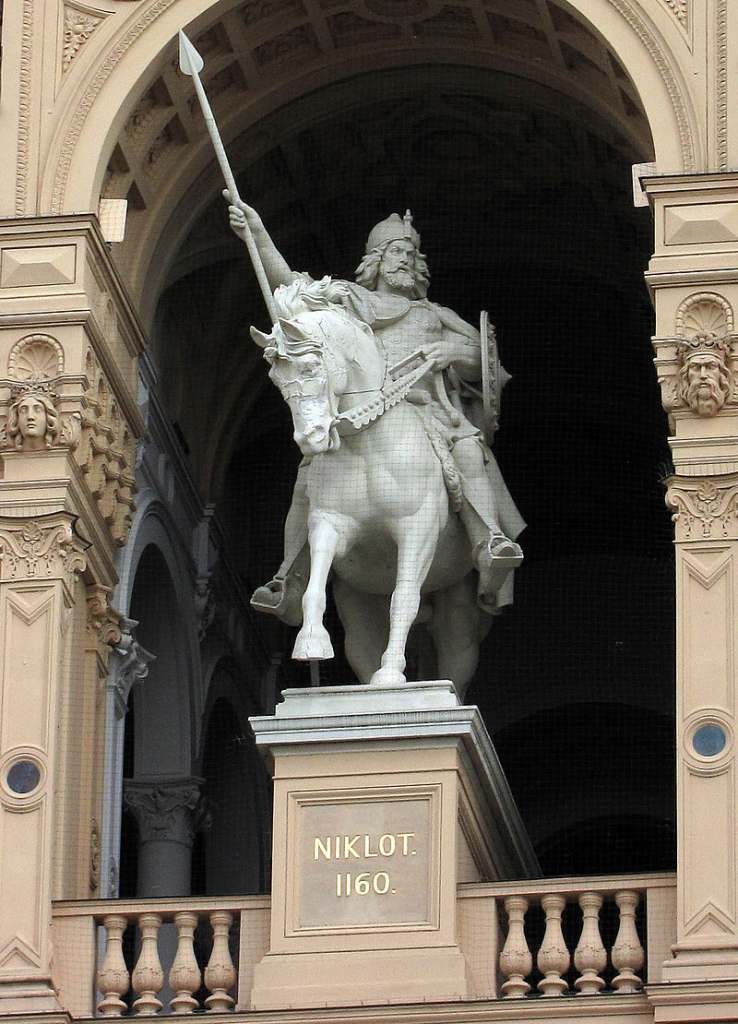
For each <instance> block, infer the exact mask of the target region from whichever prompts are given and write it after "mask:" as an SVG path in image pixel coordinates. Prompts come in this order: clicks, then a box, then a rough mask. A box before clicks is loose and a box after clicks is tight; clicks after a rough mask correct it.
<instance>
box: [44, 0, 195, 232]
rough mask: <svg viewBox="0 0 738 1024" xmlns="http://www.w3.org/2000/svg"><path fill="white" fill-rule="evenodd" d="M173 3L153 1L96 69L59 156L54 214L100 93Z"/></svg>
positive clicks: (62, 199)
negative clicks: (114, 72) (133, 47)
mask: <svg viewBox="0 0 738 1024" xmlns="http://www.w3.org/2000/svg"><path fill="white" fill-rule="evenodd" d="M25 2H26V3H30V2H31V0H25ZM173 3H175V0H154V3H153V4H151V6H150V7H149V8H148V9H147V10H145V11H144V12H143V14H142V15H141V16H140V17H139V18H138V20H137V21H135V22H134V23H133V24H132V25H131V27H130V28H129V29H128V31H127V32H126V33H125V34H124V35H123V37H122V38H121V39H120V40H119V41H118V42H117V43H116V44H115V46H114V47H113V49H112V50H111V51H110V52H109V53H108V55H107V57H105V59H104V60H103V62H102V64H101V65H100V67H99V68H98V69H97V72H96V73H95V75H94V77H93V79H92V81H91V82H90V84H89V85H88V86H87V88H86V89H85V92H84V95H83V96H82V99H81V100H80V102H79V104H78V106H77V109H76V110H75V112H74V117H73V118H72V122H71V124H70V125H69V127H68V129H67V133H66V135H65V137H64V141H63V143H62V147H61V152H60V154H59V160H58V163H57V170H56V177H55V179H54V188H53V192H52V199H51V209H52V212H53V213H61V212H62V209H63V207H64V194H65V192H66V188H67V181H68V179H69V169H70V167H71V165H72V154H73V153H74V148H75V146H76V145H77V141H78V140H79V137H80V135H81V134H82V129H83V127H84V124H85V121H86V120H87V116H88V114H89V113H90V110H91V109H92V105H93V103H94V102H95V99H96V98H97V95H98V93H99V92H100V90H101V89H102V87H103V86H104V85H105V83H106V82H107V80H108V78H109V77H110V75H111V74H112V73H113V71H114V70H115V68H116V66H117V65H118V63H119V62H120V60H121V59H122V58H123V57H124V56H125V54H126V53H127V52H128V50H129V49H130V48H131V46H133V44H134V43H135V42H136V40H137V39H138V37H139V36H140V35H141V34H142V32H144V31H145V30H146V29H147V28H148V27H149V25H152V24H153V23H154V22H155V21H156V19H157V18H158V17H159V15H161V14H163V13H164V11H166V10H167V8H169V7H171V6H172V4H173Z"/></svg>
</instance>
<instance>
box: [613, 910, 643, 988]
mask: <svg viewBox="0 0 738 1024" xmlns="http://www.w3.org/2000/svg"><path fill="white" fill-rule="evenodd" d="M638 898H639V897H638V893H637V892H630V891H628V890H626V891H624V892H616V893H615V902H616V903H617V905H618V909H619V911H620V927H619V928H618V936H617V938H616V939H615V945H614V946H613V947H612V965H613V967H614V968H615V970H616V971H617V972H618V975H617V977H616V978H613V979H612V987H613V988H614V989H615V990H616V991H617V992H637V991H638V989H639V988H640V987H641V985H642V984H643V982H642V981H641V979H640V978H639V977H638V976H637V974H636V971H640V969H641V968H642V967H643V946H642V945H641V940H640V939H639V938H638V931H637V929H636V923H635V912H636V907H637V906H638Z"/></svg>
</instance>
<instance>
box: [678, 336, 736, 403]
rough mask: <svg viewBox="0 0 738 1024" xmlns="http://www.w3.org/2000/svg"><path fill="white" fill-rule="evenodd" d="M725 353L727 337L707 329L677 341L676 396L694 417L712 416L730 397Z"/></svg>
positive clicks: (726, 350)
mask: <svg viewBox="0 0 738 1024" xmlns="http://www.w3.org/2000/svg"><path fill="white" fill-rule="evenodd" d="M728 355H729V345H728V341H727V339H726V338H723V337H719V336H718V335H717V334H713V333H711V332H707V331H706V332H703V333H700V334H695V335H693V336H692V337H691V338H689V339H685V340H684V341H682V342H681V344H680V352H679V356H680V362H681V368H680V370H679V396H680V398H681V399H682V400H683V401H684V402H685V403H686V404H687V405H688V406H689V408H690V409H691V410H692V412H694V413H696V414H697V415H698V416H716V415H717V414H718V413H719V412H720V410H721V409H722V408H723V406H724V405H725V403H726V402H727V400H728V399H729V398H730V392H731V389H732V375H731V371H730V369H729V367H728Z"/></svg>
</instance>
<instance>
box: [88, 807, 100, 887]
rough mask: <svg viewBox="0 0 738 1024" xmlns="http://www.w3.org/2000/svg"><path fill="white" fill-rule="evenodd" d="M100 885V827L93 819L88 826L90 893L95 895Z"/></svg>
mask: <svg viewBox="0 0 738 1024" xmlns="http://www.w3.org/2000/svg"><path fill="white" fill-rule="evenodd" d="M99 885H100V826H99V825H98V823H97V820H96V819H95V818H93V819H92V824H91V825H90V892H91V893H95V892H97V890H98V887H99Z"/></svg>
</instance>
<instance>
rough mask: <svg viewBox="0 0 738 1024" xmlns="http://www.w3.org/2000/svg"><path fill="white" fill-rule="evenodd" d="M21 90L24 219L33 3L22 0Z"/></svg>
mask: <svg viewBox="0 0 738 1024" xmlns="http://www.w3.org/2000/svg"><path fill="white" fill-rule="evenodd" d="M21 31H22V38H21V57H20V70H19V78H20V90H19V95H18V157H17V160H18V167H17V170H16V179H15V212H16V215H17V216H18V217H22V216H23V215H24V214H25V212H26V203H27V200H28V161H29V140H30V122H31V78H32V61H33V42H32V40H33V0H23V19H22V29H21Z"/></svg>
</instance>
